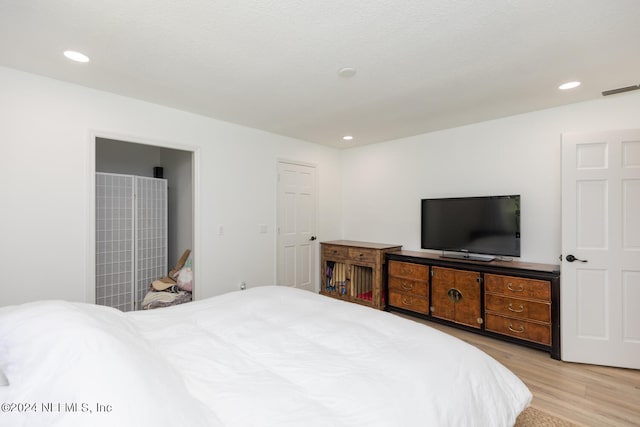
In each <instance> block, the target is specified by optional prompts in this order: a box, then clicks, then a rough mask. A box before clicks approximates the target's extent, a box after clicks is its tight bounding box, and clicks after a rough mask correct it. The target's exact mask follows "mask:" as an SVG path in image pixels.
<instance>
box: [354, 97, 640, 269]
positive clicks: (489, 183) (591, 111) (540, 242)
mask: <svg viewBox="0 0 640 427" xmlns="http://www.w3.org/2000/svg"><path fill="white" fill-rule="evenodd" d="M627 128H640V93H637V92H636V93H630V94H625V95H617V96H613V97H609V98H603V99H600V100H596V101H591V102H585V103H580V104H573V105H568V106H564V107H560V108H553V109H548V110H543V111H538V112H534V113H528V114H522V115H518V116H512V117H508V118H504V119H500V120H493V121H488V122H483V123H479V124H475V125H470V126H464V127H459V128H454V129H448V130H444V131H440V132H433V133H429V134H423V135H418V136H415V137H411V138H404V139H401V140H396V141H391V142H386V143H380V144H376V145H372V146H364V147H360V148H353V149H350V150H347V151H345V152H344V154H343V156H342V162H343V183H344V185H343V212H344V217H343V227H344V237H345V238H346V239H352V240H368V241H375V242H382V243H394V244H402V245H404V249H408V250H419V249H420V223H419V221H420V199H421V198H428V197H456V196H470V195H494V194H495V195H498V194H520V195H522V229H521V231H522V241H521V244H522V248H521V249H522V256H521V258H520V260H522V261H529V262H542V263H554V264H557V263H559V260H558V257H559V255H560V251H561V234H560V232H561V230H560V219H561V210H560V206H561V205H560V202H561V190H560V179H561V175H560V173H561V163H560V162H561V157H560V153H561V151H560V144H561V134H562V133H564V132H573V131H576V132H577V131H593V130H607V129H627Z"/></svg>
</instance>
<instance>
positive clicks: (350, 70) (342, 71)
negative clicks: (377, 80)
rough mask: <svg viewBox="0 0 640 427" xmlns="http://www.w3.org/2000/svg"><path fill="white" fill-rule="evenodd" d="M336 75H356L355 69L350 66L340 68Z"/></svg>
mask: <svg viewBox="0 0 640 427" xmlns="http://www.w3.org/2000/svg"><path fill="white" fill-rule="evenodd" d="M338 75H339V76H340V77H353V76H355V75H356V69H355V68H351V67H345V68H341V69H340V70H339V71H338Z"/></svg>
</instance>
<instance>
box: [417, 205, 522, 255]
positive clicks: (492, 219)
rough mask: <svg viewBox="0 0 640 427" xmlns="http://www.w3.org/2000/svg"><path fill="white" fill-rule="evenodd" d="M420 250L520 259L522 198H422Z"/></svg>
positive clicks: (446, 253)
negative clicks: (504, 256)
mask: <svg viewBox="0 0 640 427" xmlns="http://www.w3.org/2000/svg"><path fill="white" fill-rule="evenodd" d="M421 234H422V236H421V247H422V248H423V249H436V250H442V251H443V256H446V257H452V258H465V259H474V260H480V261H491V260H492V259H494V258H495V256H496V255H506V256H514V257H519V256H520V196H519V195H512V196H484V197H456V198H439V199H422V209H421Z"/></svg>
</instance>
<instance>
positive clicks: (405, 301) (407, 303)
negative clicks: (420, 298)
mask: <svg viewBox="0 0 640 427" xmlns="http://www.w3.org/2000/svg"><path fill="white" fill-rule="evenodd" d="M402 303H403V304H404V305H412V304H413V300H412V299H407V298H405V297H402Z"/></svg>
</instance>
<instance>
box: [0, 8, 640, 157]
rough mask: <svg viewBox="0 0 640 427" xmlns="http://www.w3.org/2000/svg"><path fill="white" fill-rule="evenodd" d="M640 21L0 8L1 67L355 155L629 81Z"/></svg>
mask: <svg viewBox="0 0 640 427" xmlns="http://www.w3.org/2000/svg"><path fill="white" fill-rule="evenodd" d="M638 18H640V1H638V0H615V1H612V0H581V1H579V0H518V1H516V0H482V1H478V0H458V1H451V0H395V1H392V0H366V1H364V0H353V1H345V0H322V1H317V0H316V1H309V0H277V1H276V0H103V1H91V0H56V1H52V0H0V65H3V66H7V67H11V68H15V69H19V70H24V71H27V72H32V73H36V74H40V75H44V76H49V77H53V78H56V79H60V80H64V81H69V82H74V83H77V84H80V85H84V86H88V87H93V88H97V89H101V90H106V91H110V92H114V93H118V94H122V95H126V96H130V97H134V98H139V99H143V100H147V101H150V102H154V103H159V104H163V105H167V106H171V107H175V108H178V109H182V110H186V111H191V112H194V113H198V114H202V115H206V116H210V117H214V118H217V119H221V120H225V121H229V122H233V123H238V124H241V125H245V126H250V127H254V128H259V129H264V130H267V131H270V132H275V133H278V134H282V135H288V136H291V137H295V138H300V139H303V140H307V141H312V142H317V143H321V144H327V145H332V146H354V145H360V144H368V143H374V142H379V141H385V140H390V139H395V138H400V137H405V136H410V135H415V134H419V133H424V132H429V131H433V130H437V129H443V128H448V127H454V126H459V125H463V124H469V123H474V122H479V121H483V120H488V119H492V118H498V117H504V116H508V115H512V114H517V113H522V112H527V111H533V110H538V109H541V108H547V107H551V106H557V105H563V104H569V103H573V102H579V101H584V100H588V99H593V98H598V97H601V92H602V91H603V90H607V89H613V88H618V87H623V86H630V85H637V84H638V83H640V54H639V53H640V50H639V48H638V41H639V40H640V24H639V23H638ZM68 49H71V50H78V51H80V52H83V53H85V54H86V55H88V56H89V57H90V58H91V62H90V63H88V64H76V63H73V62H71V61H69V60H67V59H66V58H64V57H63V56H62V51H64V50H68ZM343 67H354V68H356V69H357V74H356V75H355V76H354V77H352V78H343V77H340V76H338V70H339V69H341V68H343ZM574 79H577V80H581V81H582V82H583V85H582V86H581V87H579V88H577V89H574V90H572V91H567V92H560V91H558V90H557V86H558V85H559V84H560V83H563V82H565V81H568V80H574ZM618 96H619V95H618ZM346 134H351V135H353V136H354V140H353V141H352V142H350V143H345V142H344V141H342V140H341V137H342V136H343V135H346Z"/></svg>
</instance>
